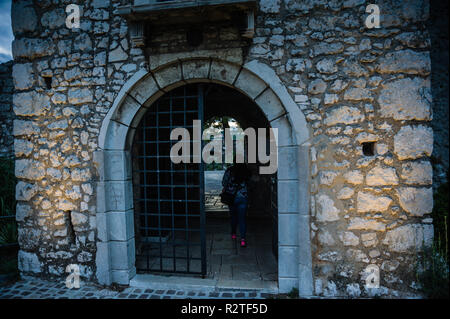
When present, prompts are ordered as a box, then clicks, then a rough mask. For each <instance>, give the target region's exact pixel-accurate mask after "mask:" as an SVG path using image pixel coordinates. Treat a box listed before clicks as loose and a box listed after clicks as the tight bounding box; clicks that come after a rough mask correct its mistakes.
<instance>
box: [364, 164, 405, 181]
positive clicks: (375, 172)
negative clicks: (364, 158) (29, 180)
mask: <svg viewBox="0 0 450 319" xmlns="http://www.w3.org/2000/svg"><path fill="white" fill-rule="evenodd" d="M366 184H367V185H369V186H385V185H397V184H398V177H397V173H396V171H395V169H394V168H392V167H382V166H381V165H377V166H375V167H374V168H372V169H371V170H370V171H369V172H368V173H367V175H366Z"/></svg>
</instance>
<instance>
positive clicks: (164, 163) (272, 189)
mask: <svg viewBox="0 0 450 319" xmlns="http://www.w3.org/2000/svg"><path fill="white" fill-rule="evenodd" d="M224 118H226V119H227V122H228V121H230V123H235V124H236V125H238V126H241V128H242V129H246V128H247V127H253V128H254V129H255V130H256V131H257V128H269V127H270V124H269V123H268V121H267V119H266V118H265V116H264V114H263V113H262V112H261V111H260V110H259V108H258V106H257V105H256V104H255V103H254V102H253V101H252V100H250V99H249V98H247V97H246V96H245V95H243V94H242V93H240V92H238V91H237V90H234V89H231V88H228V87H225V86H221V85H217V84H206V83H205V84H190V85H185V86H182V87H179V88H177V89H174V90H172V91H170V92H169V93H167V94H165V95H163V96H162V97H161V98H159V99H158V100H157V101H156V102H154V103H153V104H152V105H151V106H150V107H149V108H148V110H147V112H146V113H145V115H144V116H143V117H142V119H141V122H140V124H139V125H138V126H137V129H136V134H135V136H134V141H133V146H132V166H133V195H134V214H135V240H136V242H135V243H136V244H135V246H136V269H137V272H138V273H177V274H188V275H190V276H197V275H200V276H202V277H203V278H213V279H217V280H219V281H223V280H232V281H236V282H237V281H242V280H260V281H275V282H276V281H277V276H278V274H277V271H278V270H277V253H278V238H277V236H278V232H277V230H278V210H277V193H276V188H277V178H276V174H273V175H261V174H259V165H260V164H259V163H254V164H249V168H250V171H251V172H252V174H251V178H250V181H249V209H248V213H247V235H246V239H247V243H248V245H247V247H246V248H241V247H239V244H238V241H237V240H233V239H232V238H231V225H230V216H229V211H228V207H226V206H221V207H211V205H210V202H209V201H210V199H211V195H216V196H217V195H218V194H211V192H210V191H211V190H212V191H213V192H215V193H217V192H218V191H219V192H220V190H221V181H222V176H223V172H224V169H225V168H226V167H227V164H223V165H222V164H204V163H191V164H184V163H180V164H174V163H173V162H171V160H170V158H169V155H170V148H171V147H172V146H173V145H174V144H175V143H177V142H178V141H176V140H175V141H171V140H170V131H171V130H172V129H173V128H176V127H185V128H187V129H188V131H189V132H190V136H191V137H192V136H193V131H192V120H194V119H206V121H202V123H203V128H206V126H208V125H211V124H212V123H213V122H214V121H215V120H218V119H221V120H223V119H224ZM241 123H242V124H241ZM227 124H228V123H227ZM245 140H246V139H245ZM206 143H207V141H203V144H206ZM246 149H247V148H246ZM193 153H194V152H193V149H191V160H193V159H194V158H193V157H192V156H193ZM223 159H224V158H223ZM216 199H217V198H216ZM211 208H213V209H211ZM238 235H239V230H238Z"/></svg>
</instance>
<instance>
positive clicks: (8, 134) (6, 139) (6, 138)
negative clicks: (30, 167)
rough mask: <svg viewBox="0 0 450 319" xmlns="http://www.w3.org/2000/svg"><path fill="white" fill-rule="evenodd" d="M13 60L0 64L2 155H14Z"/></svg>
mask: <svg viewBox="0 0 450 319" xmlns="http://www.w3.org/2000/svg"><path fill="white" fill-rule="evenodd" d="M12 65H13V63H12V61H10V62H6V63H3V64H0V157H12V156H13V144H14V138H13V135H12V130H13V120H14V112H13V110H12V98H13V90H14V86H13V83H12V75H11V72H12Z"/></svg>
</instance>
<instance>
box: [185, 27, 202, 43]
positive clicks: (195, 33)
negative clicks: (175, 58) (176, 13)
mask: <svg viewBox="0 0 450 319" xmlns="http://www.w3.org/2000/svg"><path fill="white" fill-rule="evenodd" d="M186 40H187V43H188V44H189V45H190V46H193V47H197V46H199V45H200V44H202V42H203V32H202V30H201V28H198V27H193V28H191V29H190V30H188V31H187V32H186Z"/></svg>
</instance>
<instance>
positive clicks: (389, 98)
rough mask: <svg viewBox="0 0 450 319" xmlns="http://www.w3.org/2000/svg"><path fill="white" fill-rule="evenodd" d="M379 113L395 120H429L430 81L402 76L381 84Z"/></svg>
mask: <svg viewBox="0 0 450 319" xmlns="http://www.w3.org/2000/svg"><path fill="white" fill-rule="evenodd" d="M382 86H383V89H382V90H381V92H380V95H379V97H378V104H379V105H380V115H381V116H382V117H387V118H394V119H396V120H419V121H428V120H431V99H432V98H431V89H430V81H429V80H424V79H421V78H414V79H410V78H404V79H399V80H395V81H392V82H388V83H385V84H383V85H382Z"/></svg>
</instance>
